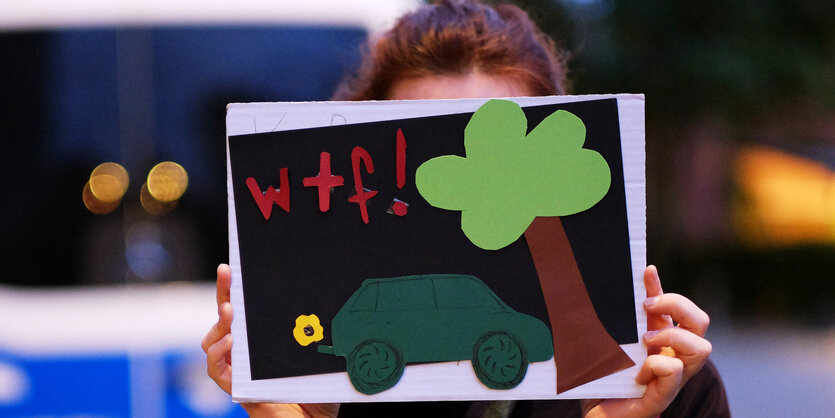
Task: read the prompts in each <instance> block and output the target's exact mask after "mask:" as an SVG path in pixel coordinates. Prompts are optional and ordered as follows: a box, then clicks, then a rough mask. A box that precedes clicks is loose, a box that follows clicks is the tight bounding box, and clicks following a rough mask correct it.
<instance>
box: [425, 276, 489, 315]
mask: <svg viewBox="0 0 835 418" xmlns="http://www.w3.org/2000/svg"><path fill="white" fill-rule="evenodd" d="M434 282H435V293H436V297H437V300H438V307H439V308H498V307H501V305H500V304H499V302H498V301H497V300H496V297H495V296H494V295H493V293H492V292H490V291H489V290H488V289H487V288H486V287H485V286H484V285H483V284H481V283H480V282H478V281H476V280H473V279H470V278H467V277H459V278H443V279H435V280H434Z"/></svg>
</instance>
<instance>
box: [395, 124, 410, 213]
mask: <svg viewBox="0 0 835 418" xmlns="http://www.w3.org/2000/svg"><path fill="white" fill-rule="evenodd" d="M396 152H397V157H396V159H395V165H396V167H397V173H396V176H397V188H398V189H402V188H403V186H405V185H406V137H405V136H403V131H402V130H401V129H398V130H397V146H396ZM391 209H392V212H394V214H395V215H397V216H406V213H407V212H408V210H409V205H408V204H406V202H402V201H400V200H397V199H394V202H392V205H391Z"/></svg>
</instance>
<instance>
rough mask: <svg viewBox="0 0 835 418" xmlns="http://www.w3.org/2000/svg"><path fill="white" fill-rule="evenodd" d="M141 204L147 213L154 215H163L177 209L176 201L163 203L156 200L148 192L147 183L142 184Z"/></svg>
mask: <svg viewBox="0 0 835 418" xmlns="http://www.w3.org/2000/svg"><path fill="white" fill-rule="evenodd" d="M139 203H140V204H141V205H142V208H143V209H145V211H146V212H148V213H150V214H152V215H162V214H163V213H168V212H171V211H172V210H174V208H176V207H177V201H176V200H175V201H173V202H161V201H159V200H157V199H155V198H154V196H152V195H151V192H150V191H149V190H148V183H147V182H145V183H143V184H142V189H141V190H140V191H139Z"/></svg>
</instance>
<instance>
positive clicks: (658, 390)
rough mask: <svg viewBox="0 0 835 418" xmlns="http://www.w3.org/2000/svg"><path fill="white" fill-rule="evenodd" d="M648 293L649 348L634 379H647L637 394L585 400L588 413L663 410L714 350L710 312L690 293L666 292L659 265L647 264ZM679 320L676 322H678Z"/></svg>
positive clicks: (650, 413)
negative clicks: (689, 296) (688, 295)
mask: <svg viewBox="0 0 835 418" xmlns="http://www.w3.org/2000/svg"><path fill="white" fill-rule="evenodd" d="M644 285H645V286H646V291H647V299H646V300H645V301H644V309H646V311H647V333H646V334H644V342H645V343H646V344H647V349H648V354H649V356H647V359H646V361H645V362H644V364H643V365H642V366H641V370H640V371H639V372H638V376H637V377H636V378H635V380H636V381H637V382H638V383H640V384H644V385H647V389H646V392H644V396H643V397H641V398H637V399H607V400H604V401H586V402H584V405H583V406H584V408H583V410H584V411H587V412H586V414H585V416H586V417H615V416H616V417H654V416H658V415H659V414H661V413H662V412H663V411H664V410H665V409H666V408H667V406H669V405H670V402H672V401H673V399H674V398H675V397H676V395H677V394H678V392H679V391H680V390H681V387H682V386H684V384H685V383H686V382H687V380H688V379H690V377H692V376H693V375H694V374H696V373H697V372H698V371H699V370H700V369H701V368H702V366H703V365H704V364H705V362H706V361H707V358H708V357H709V356H710V352H711V350H712V347H711V344H710V342H709V341H707V340H706V339H705V338H704V336H705V332H706V331H707V327H708V325H709V323H710V318H709V317H708V315H707V314H706V313H705V312H704V311H702V310H701V309H699V307H698V306H696V304H694V303H693V302H692V301H690V300H689V299H687V298H685V297H684V296H681V295H678V294H675V293H666V294H665V293H664V291H663V290H662V288H661V280H660V278H659V277H658V270H657V269H656V268H655V266H649V267H647V268H646V270H644ZM676 323H677V324H678V325H676Z"/></svg>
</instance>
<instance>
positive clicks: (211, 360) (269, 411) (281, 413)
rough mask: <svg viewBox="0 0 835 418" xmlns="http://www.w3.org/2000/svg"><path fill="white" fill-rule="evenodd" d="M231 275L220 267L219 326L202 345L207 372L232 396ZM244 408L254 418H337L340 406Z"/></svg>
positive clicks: (259, 405)
mask: <svg viewBox="0 0 835 418" xmlns="http://www.w3.org/2000/svg"><path fill="white" fill-rule="evenodd" d="M231 284H232V273H231V271H230V269H229V266H228V265H226V264H221V265H219V266H218V267H217V296H216V298H217V316H218V318H217V323H215V324H214V325H212V327H211V328H209V332H207V333H206V336H205V337H203V341H202V343H201V345H202V347H203V351H204V352H206V369H207V372H208V374H209V377H211V378H212V380H214V381H215V383H217V385H218V386H220V388H221V389H223V391H224V392H226V393H228V394H232V333H231V326H232V304H231V303H230V302H229V289H230V288H231ZM241 406H242V407H243V408H244V409H245V410H246V412H247V413H248V414H249V415H250V416H253V417H335V416H336V414H337V412H339V404H276V403H245V404H241Z"/></svg>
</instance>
